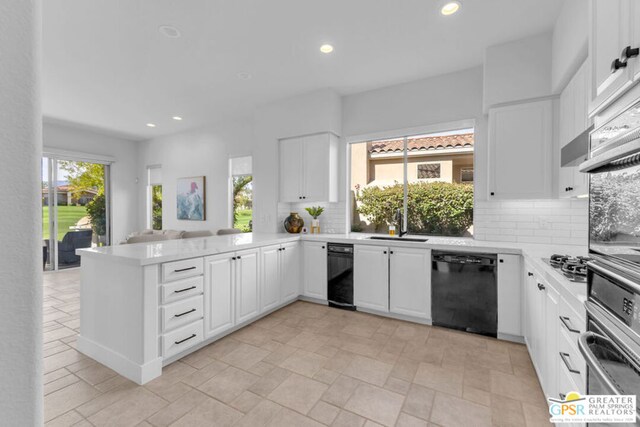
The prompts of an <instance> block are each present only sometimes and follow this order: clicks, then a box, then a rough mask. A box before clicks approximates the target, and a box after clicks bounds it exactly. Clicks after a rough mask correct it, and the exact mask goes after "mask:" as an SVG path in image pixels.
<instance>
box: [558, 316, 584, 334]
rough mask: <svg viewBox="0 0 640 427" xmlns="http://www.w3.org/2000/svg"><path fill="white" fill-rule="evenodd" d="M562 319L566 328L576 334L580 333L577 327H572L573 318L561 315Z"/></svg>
mask: <svg viewBox="0 0 640 427" xmlns="http://www.w3.org/2000/svg"><path fill="white" fill-rule="evenodd" d="M560 321H561V322H562V324H563V325H564V327H565V328H567V330H568V331H569V332H574V333H576V334H579V333H580V331H579V330H577V329H574V328H572V327H571V319H569V318H568V317H565V316H560Z"/></svg>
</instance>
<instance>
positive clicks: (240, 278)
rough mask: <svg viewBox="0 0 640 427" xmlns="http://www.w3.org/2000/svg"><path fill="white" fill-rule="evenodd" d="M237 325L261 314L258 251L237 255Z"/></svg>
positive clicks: (238, 253)
mask: <svg viewBox="0 0 640 427" xmlns="http://www.w3.org/2000/svg"><path fill="white" fill-rule="evenodd" d="M235 258H236V259H235V268H234V270H235V271H234V273H235V280H234V281H235V289H236V316H235V317H236V323H242V322H244V321H247V320H249V319H251V318H253V317H256V316H257V315H258V314H259V313H260V305H259V304H258V296H259V292H260V290H259V288H258V250H257V249H253V250H249V251H243V252H237V253H236V255H235Z"/></svg>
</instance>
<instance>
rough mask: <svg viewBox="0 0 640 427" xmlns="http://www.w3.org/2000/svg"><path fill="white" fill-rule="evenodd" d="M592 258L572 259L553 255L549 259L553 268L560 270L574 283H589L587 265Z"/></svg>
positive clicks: (579, 257) (567, 256)
mask: <svg viewBox="0 0 640 427" xmlns="http://www.w3.org/2000/svg"><path fill="white" fill-rule="evenodd" d="M589 261H591V258H589V257H586V256H578V257H575V258H574V257H571V256H569V255H560V254H553V255H551V258H550V259H549V264H551V266H552V267H554V268H557V269H559V270H560V271H561V272H562V274H564V275H565V276H566V277H567V278H568V279H569V280H571V281H572V282H579V283H584V282H586V281H587V263H588V262H589Z"/></svg>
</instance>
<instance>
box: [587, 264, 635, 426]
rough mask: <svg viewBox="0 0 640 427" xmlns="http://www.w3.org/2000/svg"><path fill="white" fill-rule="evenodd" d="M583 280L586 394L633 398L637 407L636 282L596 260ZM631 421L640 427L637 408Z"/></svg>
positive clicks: (626, 271) (629, 274) (629, 272)
mask: <svg viewBox="0 0 640 427" xmlns="http://www.w3.org/2000/svg"><path fill="white" fill-rule="evenodd" d="M587 280H588V283H589V298H588V301H587V302H586V303H585V306H586V309H587V331H586V332H585V333H584V334H582V335H581V336H580V339H579V341H578V344H579V347H580V352H581V353H582V355H583V356H584V358H585V361H586V362H587V394H590V395H603V394H605V395H609V394H615V395H635V396H636V403H637V404H640V307H639V306H640V285H638V283H640V277H639V276H638V275H636V273H635V272H634V271H632V270H629V269H626V268H624V267H622V268H620V267H618V266H615V265H614V264H610V263H607V261H606V260H603V259H597V260H595V261H592V262H590V263H589V264H588V279H587ZM636 419H637V423H636V424H628V425H638V424H639V423H640V409H638V408H636ZM591 425H598V426H602V425H609V424H590V426H591ZM611 425H616V426H620V425H625V424H619V423H618V424H611Z"/></svg>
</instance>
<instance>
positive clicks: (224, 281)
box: [204, 254, 235, 338]
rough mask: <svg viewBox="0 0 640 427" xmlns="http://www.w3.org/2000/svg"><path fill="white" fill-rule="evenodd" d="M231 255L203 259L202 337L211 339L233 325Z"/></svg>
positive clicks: (232, 267) (232, 264)
mask: <svg viewBox="0 0 640 427" xmlns="http://www.w3.org/2000/svg"><path fill="white" fill-rule="evenodd" d="M233 257H234V255H233V254H222V255H214V256H210V257H206V258H205V269H204V335H205V338H209V337H212V336H214V335H217V334H219V333H221V332H224V331H225V330H227V329H230V328H232V327H233V325H234V295H233V280H234V277H233V276H234V271H233V270H234V265H235V264H234V263H235V261H233V259H232V258H233Z"/></svg>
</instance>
